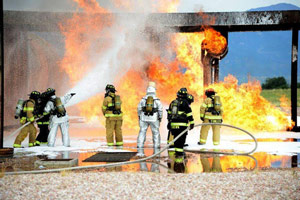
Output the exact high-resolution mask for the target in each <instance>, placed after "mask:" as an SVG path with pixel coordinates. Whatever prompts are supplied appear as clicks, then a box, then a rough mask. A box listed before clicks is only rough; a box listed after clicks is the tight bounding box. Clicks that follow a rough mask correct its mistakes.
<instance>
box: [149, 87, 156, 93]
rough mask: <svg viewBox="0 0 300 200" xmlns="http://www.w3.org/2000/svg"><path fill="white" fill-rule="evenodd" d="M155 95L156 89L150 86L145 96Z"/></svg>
mask: <svg viewBox="0 0 300 200" xmlns="http://www.w3.org/2000/svg"><path fill="white" fill-rule="evenodd" d="M155 93H156V89H155V88H154V87H152V86H149V87H148V88H147V94H155Z"/></svg>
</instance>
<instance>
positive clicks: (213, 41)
mask: <svg viewBox="0 0 300 200" xmlns="http://www.w3.org/2000/svg"><path fill="white" fill-rule="evenodd" d="M204 37H205V39H204V40H203V42H202V49H203V50H206V51H207V52H208V53H210V54H212V55H216V56H218V55H220V54H222V53H223V52H224V51H225V50H226V48H227V40H226V38H225V37H224V36H222V35H221V33H220V32H218V31H216V30H214V29H212V28H205V29H204Z"/></svg>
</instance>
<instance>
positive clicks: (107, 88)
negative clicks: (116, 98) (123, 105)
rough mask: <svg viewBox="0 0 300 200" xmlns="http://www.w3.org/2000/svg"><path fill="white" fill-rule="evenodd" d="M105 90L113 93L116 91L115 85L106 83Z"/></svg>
mask: <svg viewBox="0 0 300 200" xmlns="http://www.w3.org/2000/svg"><path fill="white" fill-rule="evenodd" d="M105 90H106V92H113V93H114V92H116V91H117V90H116V88H115V86H113V85H110V84H107V85H106V87H105Z"/></svg>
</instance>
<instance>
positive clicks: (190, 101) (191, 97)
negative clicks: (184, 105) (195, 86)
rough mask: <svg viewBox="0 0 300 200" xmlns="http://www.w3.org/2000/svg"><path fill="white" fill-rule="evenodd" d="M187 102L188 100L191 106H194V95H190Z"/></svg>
mask: <svg viewBox="0 0 300 200" xmlns="http://www.w3.org/2000/svg"><path fill="white" fill-rule="evenodd" d="M187 100H188V102H189V104H192V103H193V102H194V97H193V95H191V94H188V95H187Z"/></svg>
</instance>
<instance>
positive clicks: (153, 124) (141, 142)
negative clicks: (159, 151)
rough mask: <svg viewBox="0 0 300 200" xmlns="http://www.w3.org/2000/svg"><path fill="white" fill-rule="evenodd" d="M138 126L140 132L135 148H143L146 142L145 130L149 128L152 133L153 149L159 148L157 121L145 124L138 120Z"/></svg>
mask: <svg viewBox="0 0 300 200" xmlns="http://www.w3.org/2000/svg"><path fill="white" fill-rule="evenodd" d="M139 124H140V132H139V136H138V138H137V147H138V148H143V147H144V143H145V141H146V133H147V129H148V127H149V126H150V128H151V131H152V140H153V147H154V148H159V147H160V134H159V120H157V121H154V122H146V121H142V120H140V122H139Z"/></svg>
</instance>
